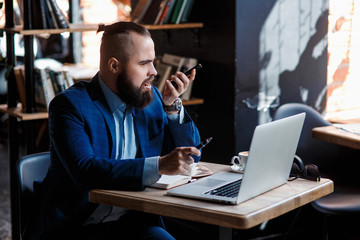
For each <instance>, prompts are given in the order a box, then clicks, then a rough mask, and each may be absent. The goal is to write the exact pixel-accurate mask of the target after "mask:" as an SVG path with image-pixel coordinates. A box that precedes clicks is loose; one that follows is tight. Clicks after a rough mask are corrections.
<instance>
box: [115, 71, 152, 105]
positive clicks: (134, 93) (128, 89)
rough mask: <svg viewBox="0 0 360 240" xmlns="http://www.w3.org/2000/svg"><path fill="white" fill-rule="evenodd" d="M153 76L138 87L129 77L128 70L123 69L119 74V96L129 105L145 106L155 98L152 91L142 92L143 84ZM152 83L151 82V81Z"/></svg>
mask: <svg viewBox="0 0 360 240" xmlns="http://www.w3.org/2000/svg"><path fill="white" fill-rule="evenodd" d="M152 78H153V77H152V76H151V77H149V78H147V79H145V81H144V82H143V83H142V84H141V86H140V87H136V86H134V85H133V84H132V82H131V79H130V78H129V77H128V75H127V73H126V71H122V72H121V73H120V74H119V75H118V81H117V90H118V94H119V97H120V98H121V100H123V101H124V103H126V104H127V105H129V106H132V107H134V108H145V107H146V106H147V105H149V104H150V102H151V101H152V99H153V94H152V91H151V90H149V91H145V92H142V91H141V89H142V87H143V85H144V84H145V83H146V82H147V81H150V79H152ZM150 84H151V83H150Z"/></svg>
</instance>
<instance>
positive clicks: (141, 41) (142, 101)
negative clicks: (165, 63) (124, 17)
mask: <svg viewBox="0 0 360 240" xmlns="http://www.w3.org/2000/svg"><path fill="white" fill-rule="evenodd" d="M131 36H132V39H133V45H132V46H130V47H132V48H134V49H132V50H131V51H130V52H132V53H131V55H130V57H129V61H128V63H127V64H126V66H124V67H123V68H122V71H121V72H120V73H119V75H118V82H117V88H118V89H117V90H118V93H119V96H120V97H121V99H122V100H123V101H124V102H125V103H126V104H128V105H131V106H133V107H136V108H144V107H146V106H147V105H148V104H149V103H150V102H151V100H152V92H151V88H152V81H153V80H154V77H155V76H156V74H157V72H156V70H155V67H154V64H153V63H154V59H155V50H154V42H153V41H152V39H151V38H150V37H144V36H141V35H138V34H135V33H131Z"/></svg>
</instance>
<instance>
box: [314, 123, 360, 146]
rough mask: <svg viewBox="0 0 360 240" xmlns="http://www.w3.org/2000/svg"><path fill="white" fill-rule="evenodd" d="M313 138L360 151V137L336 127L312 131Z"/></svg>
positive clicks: (318, 128) (317, 128)
mask: <svg viewBox="0 0 360 240" xmlns="http://www.w3.org/2000/svg"><path fill="white" fill-rule="evenodd" d="M312 136H313V138H316V139H319V140H323V141H327V142H331V143H335V144H339V145H342V146H346V147H350V148H353V149H360V135H358V134H355V133H351V132H347V131H344V130H341V129H339V128H337V127H335V126H325V127H316V128H314V129H313V130H312Z"/></svg>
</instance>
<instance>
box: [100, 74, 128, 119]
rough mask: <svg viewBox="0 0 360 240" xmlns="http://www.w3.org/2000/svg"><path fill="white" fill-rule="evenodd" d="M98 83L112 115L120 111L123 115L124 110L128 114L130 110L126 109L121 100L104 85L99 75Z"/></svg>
mask: <svg viewBox="0 0 360 240" xmlns="http://www.w3.org/2000/svg"><path fill="white" fill-rule="evenodd" d="M99 83H100V87H101V90H102V91H103V93H104V95H105V98H106V101H107V103H108V105H109V107H110V110H111V112H112V113H114V112H115V111H116V110H120V111H121V112H123V113H125V111H126V110H127V111H128V112H129V111H130V112H131V111H132V108H131V109H127V108H126V104H125V103H124V102H123V101H122V100H121V98H120V97H119V96H118V95H117V94H116V93H114V92H113V91H112V90H111V89H110V88H109V87H108V86H107V85H106V84H105V82H104V80H103V79H102V77H101V76H100V74H99Z"/></svg>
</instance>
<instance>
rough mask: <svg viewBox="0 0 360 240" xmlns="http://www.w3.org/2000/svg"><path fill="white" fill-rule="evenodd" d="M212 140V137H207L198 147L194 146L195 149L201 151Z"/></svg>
mask: <svg viewBox="0 0 360 240" xmlns="http://www.w3.org/2000/svg"><path fill="white" fill-rule="evenodd" d="M211 140H212V137H209V138H207V139H205V140H204V141H202V142H201V143H200V144H199V145H197V146H196V148H197V149H199V150H200V149H202V148H203V147H205V146H206V145H208V143H209V142H210V141H211Z"/></svg>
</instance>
